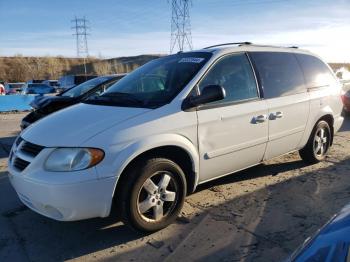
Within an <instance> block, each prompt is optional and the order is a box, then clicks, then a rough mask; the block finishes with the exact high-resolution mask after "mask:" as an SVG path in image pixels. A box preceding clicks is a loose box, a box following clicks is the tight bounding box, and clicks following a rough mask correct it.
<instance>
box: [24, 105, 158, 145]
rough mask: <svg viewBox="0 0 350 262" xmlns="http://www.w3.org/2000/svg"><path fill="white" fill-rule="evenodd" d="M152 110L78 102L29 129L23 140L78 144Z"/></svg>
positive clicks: (42, 142) (48, 143) (45, 143)
mask: <svg viewBox="0 0 350 262" xmlns="http://www.w3.org/2000/svg"><path fill="white" fill-rule="evenodd" d="M150 110H151V109H146V108H134V107H114V106H101V105H91V104H77V105H74V106H71V107H68V108H66V109H63V110H60V111H58V112H55V113H53V114H51V115H49V116H47V117H45V118H43V119H41V120H39V121H38V122H36V123H34V124H32V125H30V126H29V127H28V128H26V129H25V130H24V131H23V132H22V134H21V136H22V137H23V139H25V140H27V141H29V142H31V143H34V144H38V145H42V146H46V147H70V146H79V145H81V144H82V143H83V142H84V141H86V140H87V139H89V138H91V137H93V136H94V135H96V134H98V133H100V132H102V131H104V130H106V129H108V128H109V127H112V126H114V125H117V124H120V123H122V122H124V121H127V120H128V119H131V118H134V117H136V116H138V115H141V114H144V113H146V112H148V111H150Z"/></svg>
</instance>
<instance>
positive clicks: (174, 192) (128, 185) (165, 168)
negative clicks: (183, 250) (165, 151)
mask: <svg viewBox="0 0 350 262" xmlns="http://www.w3.org/2000/svg"><path fill="white" fill-rule="evenodd" d="M126 172H127V173H125V174H124V181H123V182H124V184H122V185H121V186H120V187H118V188H120V190H121V192H119V194H118V197H119V200H117V201H120V202H119V207H120V208H121V216H122V221H123V222H124V223H125V224H126V225H128V226H130V227H132V228H133V229H136V230H137V231H144V232H154V231H157V230H160V229H162V228H165V227H167V226H168V225H169V224H171V223H172V222H173V221H174V220H175V219H176V218H177V216H178V215H179V213H180V211H181V209H182V206H183V203H184V200H185V196H186V192H187V188H186V177H185V174H184V172H183V171H182V169H181V168H180V167H179V165H177V164H176V163H175V162H173V161H171V160H169V159H166V158H152V159H148V160H144V161H138V162H137V163H136V164H135V165H133V167H132V168H129V169H128V170H127V171H126Z"/></svg>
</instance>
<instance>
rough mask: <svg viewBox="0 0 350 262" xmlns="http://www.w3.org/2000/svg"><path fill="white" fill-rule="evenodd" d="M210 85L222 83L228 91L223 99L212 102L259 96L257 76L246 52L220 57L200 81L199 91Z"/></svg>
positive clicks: (233, 100)
mask: <svg viewBox="0 0 350 262" xmlns="http://www.w3.org/2000/svg"><path fill="white" fill-rule="evenodd" d="M208 85H220V86H222V87H223V88H224V89H225V91H226V97H225V98H224V99H223V100H220V101H217V102H213V103H211V104H216V103H225V102H235V101H241V100H247V99H254V98H257V97H258V92H257V86H256V81H255V77H254V74H253V71H252V68H251V65H250V63H249V60H248V58H247V56H246V54H233V55H228V56H225V57H224V58H222V59H220V60H219V61H218V62H217V63H216V64H215V65H214V66H213V67H212V68H211V69H210V71H209V73H208V74H207V75H206V76H205V77H204V79H203V80H202V81H201V82H200V83H199V91H200V92H201V91H202V90H203V88H204V87H205V86H208Z"/></svg>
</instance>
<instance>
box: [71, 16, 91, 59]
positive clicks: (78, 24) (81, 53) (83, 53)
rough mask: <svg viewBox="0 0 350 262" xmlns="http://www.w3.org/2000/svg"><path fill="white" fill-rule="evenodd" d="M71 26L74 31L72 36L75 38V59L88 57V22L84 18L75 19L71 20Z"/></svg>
mask: <svg viewBox="0 0 350 262" xmlns="http://www.w3.org/2000/svg"><path fill="white" fill-rule="evenodd" d="M71 22H72V24H73V26H72V29H73V30H74V31H75V33H74V34H73V35H74V36H75V37H76V49H77V57H87V56H89V48H88V42H87V35H89V34H88V33H87V30H88V29H89V26H88V23H89V21H88V20H87V19H86V18H85V16H84V17H83V18H77V17H75V19H73V20H71Z"/></svg>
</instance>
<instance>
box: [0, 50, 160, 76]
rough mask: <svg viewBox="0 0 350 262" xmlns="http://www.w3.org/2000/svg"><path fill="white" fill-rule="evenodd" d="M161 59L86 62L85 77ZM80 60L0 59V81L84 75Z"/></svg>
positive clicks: (89, 60) (94, 59) (61, 58)
mask: <svg viewBox="0 0 350 262" xmlns="http://www.w3.org/2000/svg"><path fill="white" fill-rule="evenodd" d="M160 56H161V55H139V56H130V57H118V58H112V59H98V58H93V57H89V58H87V59H86V69H87V74H90V75H107V74H117V73H128V72H131V71H132V70H134V69H136V68H137V67H139V66H141V65H143V64H145V63H147V62H148V61H150V60H153V59H155V58H159V57H160ZM84 72H85V70H84V60H83V59H82V58H67V57H24V56H21V55H18V56H13V57H0V80H1V81H5V82H25V81H28V80H31V79H58V78H59V77H60V76H62V75H67V74H68V75H75V74H84Z"/></svg>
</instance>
